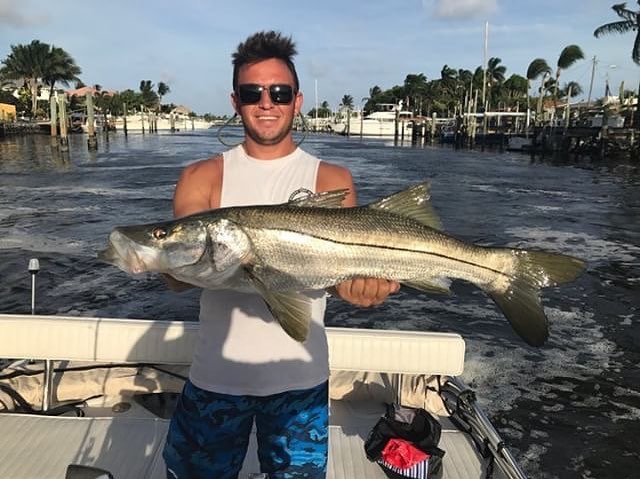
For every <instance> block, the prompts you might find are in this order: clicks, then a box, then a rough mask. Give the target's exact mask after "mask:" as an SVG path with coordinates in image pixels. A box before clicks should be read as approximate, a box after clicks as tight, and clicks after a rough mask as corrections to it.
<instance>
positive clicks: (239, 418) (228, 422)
mask: <svg viewBox="0 0 640 479" xmlns="http://www.w3.org/2000/svg"><path fill="white" fill-rule="evenodd" d="M254 419H255V423H256V430H257V439H258V459H259V461H260V468H261V471H260V472H263V473H267V474H268V475H269V478H270V479H289V478H309V479H321V478H322V479H324V478H325V475H326V468H327V452H328V451H327V447H328V432H327V430H328V383H327V382H324V383H322V384H321V385H319V386H316V387H314V388H311V389H302V390H296V391H286V392H282V393H278V394H273V395H271V396H233V395H229V394H219V393H214V392H210V391H205V390H203V389H200V388H198V387H196V386H194V385H193V384H192V383H191V382H190V381H187V383H186V384H185V386H184V390H183V392H182V395H181V396H180V400H179V401H178V405H177V407H176V411H175V412H174V415H173V418H172V420H171V424H170V426H169V432H168V434H167V442H166V446H165V448H164V452H163V457H164V460H165V463H166V465H167V477H169V478H172V477H177V478H179V479H186V478H188V479H198V478H202V479H204V478H206V479H214V478H215V479H235V478H237V477H238V473H239V472H240V469H241V468H242V463H243V461H244V456H245V454H246V452H247V447H248V445H249V436H250V433H251V428H252V426H253V422H254ZM252 472H254V471H252ZM255 472H257V471H255Z"/></svg>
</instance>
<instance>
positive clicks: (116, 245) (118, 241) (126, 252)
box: [98, 231, 149, 274]
mask: <svg viewBox="0 0 640 479" xmlns="http://www.w3.org/2000/svg"><path fill="white" fill-rule="evenodd" d="M123 240H124V241H123ZM98 260H100V261H102V262H104V263H108V264H112V265H113V266H116V267H118V268H120V269H121V270H123V271H125V272H127V273H132V274H138V273H143V272H145V271H148V270H149V268H148V266H147V265H146V264H145V262H144V261H143V260H142V258H140V256H139V255H138V253H137V252H136V249H135V248H134V247H132V245H131V244H130V241H127V238H126V236H124V235H123V234H122V233H120V232H119V231H114V232H113V233H112V234H111V236H110V237H109V244H108V245H107V247H106V248H105V249H103V250H102V251H100V252H98Z"/></svg>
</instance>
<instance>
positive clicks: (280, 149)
mask: <svg viewBox="0 0 640 479" xmlns="http://www.w3.org/2000/svg"><path fill="white" fill-rule="evenodd" d="M242 146H243V147H244V151H245V152H246V153H247V155H249V156H250V157H252V158H255V159H257V160H276V159H278V158H282V157H283V156H287V155H290V154H291V153H293V152H294V151H295V150H296V148H297V145H296V144H295V143H294V142H293V138H291V137H289V138H287V139H285V140H284V141H281V142H280V143H278V144H276V145H261V144H259V143H256V142H255V141H253V140H252V139H251V138H245V140H244V143H243V144H242Z"/></svg>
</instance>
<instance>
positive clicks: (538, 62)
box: [527, 58, 551, 80]
mask: <svg viewBox="0 0 640 479" xmlns="http://www.w3.org/2000/svg"><path fill="white" fill-rule="evenodd" d="M545 72H547V73H551V67H550V66H549V64H548V63H547V61H546V60H545V59H544V58H536V59H535V60H533V61H532V62H531V63H529V68H527V78H528V79H529V80H534V79H536V78H538V77H539V76H540V75H542V74H544V73H545Z"/></svg>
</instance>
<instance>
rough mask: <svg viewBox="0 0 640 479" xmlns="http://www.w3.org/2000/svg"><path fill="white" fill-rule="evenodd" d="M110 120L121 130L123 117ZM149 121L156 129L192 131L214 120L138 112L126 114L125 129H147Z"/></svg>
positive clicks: (211, 124)
mask: <svg viewBox="0 0 640 479" xmlns="http://www.w3.org/2000/svg"><path fill="white" fill-rule="evenodd" d="M111 122H112V123H113V125H114V126H115V128H116V130H123V129H124V126H125V118H124V117H115V118H112V119H111ZM151 122H153V125H154V128H155V129H157V130H158V131H160V130H169V131H193V130H207V129H209V128H211V127H212V126H214V125H215V124H214V122H211V121H206V120H204V119H202V118H198V117H192V116H189V115H185V114H181V113H175V114H174V113H160V114H149V113H146V112H145V113H138V114H132V115H127V117H126V126H127V130H131V131H136V130H145V131H149V128H150V125H151Z"/></svg>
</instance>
